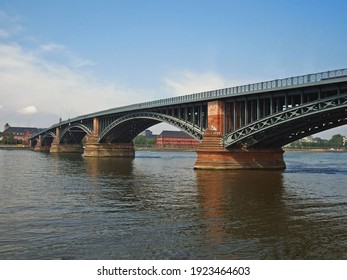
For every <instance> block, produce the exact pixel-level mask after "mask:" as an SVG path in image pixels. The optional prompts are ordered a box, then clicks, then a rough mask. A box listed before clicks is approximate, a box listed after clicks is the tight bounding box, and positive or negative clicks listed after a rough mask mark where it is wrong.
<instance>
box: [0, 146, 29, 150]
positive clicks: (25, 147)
mask: <svg viewBox="0 0 347 280" xmlns="http://www.w3.org/2000/svg"><path fill="white" fill-rule="evenodd" d="M0 149H2V150H31V147H30V146H23V145H0Z"/></svg>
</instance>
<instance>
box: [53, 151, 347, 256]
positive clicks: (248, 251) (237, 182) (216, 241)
mask: <svg viewBox="0 0 347 280" xmlns="http://www.w3.org/2000/svg"><path fill="white" fill-rule="evenodd" d="M53 158H54V159H57V160H55V161H56V164H57V165H59V166H58V167H59V168H62V167H63V166H65V165H67V166H69V169H74V168H75V169H76V170H73V174H78V173H80V174H79V176H80V177H82V176H84V177H87V179H86V180H85V182H84V183H83V184H84V185H83V188H85V191H86V194H85V195H86V197H88V199H87V201H88V204H90V206H88V211H90V212H91V213H94V214H93V215H96V216H97V217H98V218H99V219H100V220H101V221H102V224H100V227H102V228H107V230H108V232H110V233H112V234H113V235H114V236H118V237H117V238H116V239H114V240H113V239H112V240H111V241H110V240H109V239H107V240H108V241H109V242H111V243H110V244H112V245H110V248H118V249H119V250H120V249H122V250H123V251H122V252H123V255H122V256H123V257H124V258H149V259H150V258H158V259H161V258H168V259H172V258H174V259H182V258H192V259H212V258H216V259H344V258H346V257H347V255H346V253H345V249H346V246H345V245H344V244H342V243H341V240H343V239H344V237H346V234H345V227H344V225H343V219H344V216H343V213H342V214H341V213H340V214H339V213H337V212H336V209H344V208H343V207H345V204H343V203H342V204H341V202H339V203H340V204H341V205H340V204H339V205H337V204H338V203H336V205H335V204H334V203H335V202H334V201H329V200H326V201H325V200H324V198H322V197H321V196H319V195H317V196H315V195H312V192H311V193H310V192H303V190H304V189H305V188H302V187H300V186H299V185H298V184H308V182H307V180H309V179H308V178H306V181H302V180H303V178H305V177H307V176H308V175H307V174H301V173H292V172H288V171H259V170H258V171H256V170H248V171H247V170H232V171H231V170H228V171H222V170H220V171H218V170H213V171H208V170H193V168H192V163H193V162H194V160H195V158H194V157H192V156H191V154H189V155H187V156H184V155H183V154H182V155H180V157H177V155H175V156H174V157H172V156H169V155H166V156H164V155H163V156H162V157H159V156H158V157H154V158H149V159H147V158H145V159H144V158H141V157H138V158H137V159H136V158H135V159H119V158H118V159H115V158H84V157H82V156H81V155H59V156H54V157H53ZM294 159H295V157H294ZM147 160H148V161H147ZM67 163H68V164H67ZM291 166H292V164H291ZM292 169H293V167H290V170H292ZM310 178H311V177H310ZM311 179H312V178H311ZM311 185H312V184H311ZM314 187H315V186H314ZM314 187H313V189H314ZM311 190H312V188H311ZM313 194H315V193H313ZM330 208H331V211H330ZM341 219H342V220H341ZM93 220H95V219H93ZM130 232H131V234H130ZM136 244H141V246H142V247H138V246H136ZM118 249H117V250H118ZM110 250H111V249H110ZM135 256H136V257H135ZM115 257H119V256H118V255H116V256H115Z"/></svg>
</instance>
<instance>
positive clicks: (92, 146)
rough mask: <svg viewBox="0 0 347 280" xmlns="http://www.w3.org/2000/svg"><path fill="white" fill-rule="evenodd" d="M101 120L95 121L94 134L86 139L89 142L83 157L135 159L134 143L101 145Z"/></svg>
mask: <svg viewBox="0 0 347 280" xmlns="http://www.w3.org/2000/svg"><path fill="white" fill-rule="evenodd" d="M99 124H100V123H99V119H98V118H94V119H93V127H94V129H93V134H92V135H89V136H87V137H86V139H87V142H86V146H85V148H84V153H83V155H84V156H85V157H119V158H134V157H135V149H134V144H133V143H99V141H98V139H99Z"/></svg>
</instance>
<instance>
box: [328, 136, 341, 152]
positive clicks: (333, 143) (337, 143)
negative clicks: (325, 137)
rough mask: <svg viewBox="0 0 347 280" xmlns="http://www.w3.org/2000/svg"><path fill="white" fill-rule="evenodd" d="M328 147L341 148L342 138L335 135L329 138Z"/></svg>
mask: <svg viewBox="0 0 347 280" xmlns="http://www.w3.org/2000/svg"><path fill="white" fill-rule="evenodd" d="M328 145H329V147H331V148H335V149H337V148H342V147H343V136H342V135H341V134H336V135H333V137H331V139H330V140H329V141H328Z"/></svg>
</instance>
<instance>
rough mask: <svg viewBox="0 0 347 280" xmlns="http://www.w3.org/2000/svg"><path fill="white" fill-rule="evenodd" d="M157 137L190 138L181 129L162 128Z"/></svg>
mask: <svg viewBox="0 0 347 280" xmlns="http://www.w3.org/2000/svg"><path fill="white" fill-rule="evenodd" d="M158 137H162V138H192V137H191V136H190V135H188V134H187V133H185V132H183V131H171V130H163V131H162V132H161V133H160V135H159V136H158Z"/></svg>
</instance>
